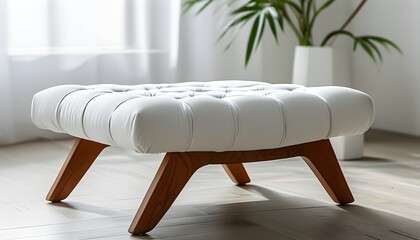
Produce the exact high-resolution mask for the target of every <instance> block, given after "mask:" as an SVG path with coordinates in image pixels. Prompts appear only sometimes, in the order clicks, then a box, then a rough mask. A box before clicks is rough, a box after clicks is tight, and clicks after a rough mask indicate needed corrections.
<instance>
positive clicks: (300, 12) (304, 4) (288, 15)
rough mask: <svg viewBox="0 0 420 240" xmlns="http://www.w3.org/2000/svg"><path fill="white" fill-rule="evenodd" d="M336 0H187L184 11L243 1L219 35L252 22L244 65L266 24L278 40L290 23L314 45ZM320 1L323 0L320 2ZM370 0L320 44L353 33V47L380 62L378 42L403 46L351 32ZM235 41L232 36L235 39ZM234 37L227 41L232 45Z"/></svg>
mask: <svg viewBox="0 0 420 240" xmlns="http://www.w3.org/2000/svg"><path fill="white" fill-rule="evenodd" d="M335 1H336V0H322V1H319V0H318V1H317V0H246V1H245V2H244V1H242V0H185V4H184V7H185V11H189V10H190V9H191V8H192V7H193V6H196V5H198V6H199V7H200V8H199V9H198V11H197V14H199V13H200V12H202V11H203V10H205V9H206V8H207V7H208V6H210V5H212V4H213V3H215V2H221V3H222V4H223V6H225V5H227V6H233V5H232V4H234V3H240V4H239V6H238V7H234V9H233V10H232V11H230V13H229V14H230V15H231V16H232V19H233V20H232V21H231V22H229V23H228V24H227V25H226V27H225V29H224V31H223V32H222V33H221V35H220V37H219V39H220V38H223V37H224V36H225V35H226V34H227V33H228V32H230V31H231V30H234V29H238V28H239V29H240V28H242V27H244V26H245V25H246V23H248V22H252V27H251V29H250V32H249V37H248V44H247V47H246V55H245V66H246V65H247V64H248V63H249V60H250V58H251V55H252V53H253V52H254V51H255V50H256V49H257V48H258V46H259V44H260V42H261V39H262V36H263V34H264V30H265V28H266V25H267V26H268V28H269V29H270V30H271V33H272V34H273V36H274V38H275V40H276V42H278V32H279V31H278V30H280V31H282V32H284V29H285V25H287V26H288V27H289V28H290V29H291V30H292V32H293V33H294V35H295V36H296V38H297V40H298V43H299V45H302V46H315V45H316V44H315V43H314V40H313V29H314V25H315V23H316V20H317V19H318V17H319V15H320V14H321V13H322V12H324V11H325V10H326V9H328V7H330V6H331V5H332V4H333V3H334V2H335ZM320 2H321V3H320ZM366 2H367V0H361V1H360V3H359V4H358V6H357V7H356V8H355V10H354V11H353V12H352V14H351V15H350V16H349V17H348V18H347V20H346V21H345V22H344V24H343V25H342V26H341V27H340V28H339V29H336V30H333V31H331V32H330V33H328V34H327V35H326V36H325V37H324V39H323V40H322V41H321V43H320V44H319V46H330V45H332V43H333V42H334V40H335V38H336V37H337V36H339V35H344V36H347V37H350V38H351V39H352V40H353V50H354V51H355V50H356V49H357V48H358V47H359V46H360V48H361V49H363V50H364V51H365V52H366V53H367V54H368V55H369V57H370V58H371V59H372V60H373V61H374V62H375V63H377V61H378V60H379V61H382V53H381V50H380V48H379V46H382V47H385V48H386V49H388V50H389V49H391V48H393V49H396V50H397V51H399V52H401V49H400V48H399V47H398V46H397V45H396V44H395V43H393V42H392V41H390V40H389V39H386V38H383V37H380V36H373V35H363V36H356V35H354V34H353V33H352V32H350V31H348V30H346V28H347V26H348V25H349V24H350V22H351V21H352V20H353V19H354V17H355V16H356V15H357V13H358V12H359V11H360V9H361V8H362V7H363V6H364V4H365V3H366ZM232 41H233V40H232ZM232 41H231V42H230V43H229V44H228V46H227V48H228V47H229V46H230V44H231V43H232Z"/></svg>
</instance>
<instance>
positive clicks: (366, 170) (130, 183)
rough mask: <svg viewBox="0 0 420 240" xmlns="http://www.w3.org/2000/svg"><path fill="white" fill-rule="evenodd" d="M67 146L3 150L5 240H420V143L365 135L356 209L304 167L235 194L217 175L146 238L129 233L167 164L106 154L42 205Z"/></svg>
mask: <svg viewBox="0 0 420 240" xmlns="http://www.w3.org/2000/svg"><path fill="white" fill-rule="evenodd" d="M71 143H72V142H71V141H68V140H64V141H52V142H33V143H25V144H20V145H14V146H7V147H2V148H0V239H43V240H48V239H60V240H61V239H171V240H175V239H182V240H190V239H200V240H207V239H212V240H218V239H222V240H223V239H232V240H246V239H264V240H269V239H352V240H354V239H420V139H419V138H414V137H409V136H403V135H397V134H392V133H386V132H378V131H375V132H370V133H368V134H367V136H366V149H365V155H366V157H365V158H364V159H361V160H356V161H341V162H340V163H341V165H342V168H343V172H344V174H345V175H346V177H347V180H348V182H349V185H350V188H351V189H352V191H353V194H354V196H355V199H356V202H355V203H354V204H352V205H349V206H337V205H335V204H334V203H333V202H332V201H331V200H330V199H329V197H328V196H327V194H326V192H325V191H324V190H323V188H322V187H321V185H320V184H319V182H318V181H317V180H316V178H315V176H314V175H313V174H312V172H311V171H310V170H309V168H308V167H307V166H306V165H305V163H304V161H303V160H301V159H299V158H293V159H287V160H280V161H272V162H262V163H253V164H246V167H247V169H248V172H249V174H250V176H251V179H252V183H251V184H250V185H248V186H245V187H237V186H235V185H234V184H233V183H232V182H231V181H230V180H229V179H228V177H227V175H226V174H225V173H224V171H223V170H222V167H220V166H209V167H205V168H203V169H201V170H200V171H199V172H197V173H196V175H194V176H193V178H192V180H191V181H190V182H189V184H188V185H187V187H186V188H185V189H184V191H183V192H182V193H181V195H180V197H179V198H178V200H177V201H176V202H175V204H174V206H173V207H172V208H171V209H170V210H169V212H168V213H167V215H166V216H165V217H164V218H163V220H162V221H161V222H160V223H159V225H158V226H157V228H155V229H154V230H153V231H152V232H150V235H149V236H141V237H134V236H130V234H129V233H128V232H127V229H128V226H129V224H130V223H131V220H132V218H133V215H134V213H135V212H136V211H137V208H138V206H139V203H140V201H141V199H142V197H143V196H144V194H145V192H146V190H147V188H148V185H149V184H150V181H151V179H152V177H153V176H154V174H155V172H156V170H157V167H158V165H159V163H160V160H161V159H162V157H163V155H139V154H136V153H133V152H126V151H121V150H118V149H111V148H109V149H106V150H105V151H104V152H103V153H102V154H101V155H100V157H99V158H98V160H97V161H96V162H95V163H94V165H93V166H92V168H91V170H90V171H89V172H88V174H87V175H86V176H85V178H84V179H83V180H82V182H81V183H80V184H79V186H78V187H77V188H76V190H75V191H74V192H73V194H72V195H71V196H70V197H69V198H68V199H67V200H66V201H65V202H63V203H60V204H51V203H48V202H46V201H45V200H44V197H45V195H46V194H47V192H48V190H49V187H50V185H51V184H52V182H53V180H54V178H55V177H56V174H57V173H58V171H59V169H60V167H61V164H62V162H63V160H64V158H65V157H66V155H67V152H68V151H69V148H70V146H71Z"/></svg>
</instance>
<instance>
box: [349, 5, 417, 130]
mask: <svg viewBox="0 0 420 240" xmlns="http://www.w3.org/2000/svg"><path fill="white" fill-rule="evenodd" d="M358 2H359V1H356V0H353V1H352V4H353V7H355V6H356V5H357V3H358ZM418 9H420V1H418V0H404V1H396V0H370V1H368V2H367V4H366V6H365V7H364V8H363V9H362V11H361V12H360V15H359V16H357V18H356V21H354V22H353V24H352V26H351V29H352V30H353V31H354V32H355V33H358V34H377V35H381V36H383V37H387V38H390V39H391V40H393V41H394V42H395V43H397V44H398V45H399V46H400V47H401V48H402V50H403V52H404V54H403V55H400V54H398V53H396V52H395V51H392V52H391V53H387V52H386V51H384V62H383V64H379V65H378V66H375V64H373V63H372V61H371V60H370V59H369V58H368V57H367V56H366V54H365V53H363V52H362V51H358V52H356V53H355V54H354V55H353V81H354V87H355V88H357V89H360V90H362V91H365V92H367V93H368V94H370V95H371V96H372V97H373V99H374V101H375V104H376V119H375V123H374V125H373V127H374V128H378V129H385V130H389V131H396V132H403V133H408V134H415V135H420V91H419V90H420V44H419V43H420V31H419V29H420V27H419V23H420V14H418Z"/></svg>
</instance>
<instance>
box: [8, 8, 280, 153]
mask: <svg viewBox="0 0 420 240" xmlns="http://www.w3.org/2000/svg"><path fill="white" fill-rule="evenodd" d="M222 15H223V13H217V14H214V11H207V12H206V13H204V14H200V15H199V16H194V14H193V13H189V14H187V15H184V16H182V17H181V0H106V1H104V0H0V145H2V144H9V143H15V142H20V141H25V140H31V139H36V138H40V137H42V138H49V137H56V136H57V135H54V134H52V133H49V132H48V131H43V130H39V129H36V128H35V127H34V126H33V125H32V123H31V120H30V105H31V99H32V96H33V94H34V93H36V92H38V91H40V90H42V89H45V88H48V87H51V86H55V85H60V84H96V83H116V84H142V83H160V82H176V81H179V82H180V81H207V80H217V79H253V80H268V81H277V80H275V79H274V80H270V79H264V76H265V75H266V73H264V74H265V75H264V76H263V70H264V69H263V63H262V60H261V53H260V51H259V52H257V53H256V54H255V55H254V58H253V60H252V62H251V65H250V66H249V67H248V68H247V69H244V67H243V54H244V53H243V52H244V48H245V45H244V44H245V43H246V35H243V36H239V39H238V41H237V42H236V44H234V45H233V46H232V47H231V49H230V50H229V51H227V52H224V51H223V48H224V47H225V45H224V44H216V40H217V37H218V35H219V34H220V32H221V21H220V19H221V16H222ZM265 72H266V71H265Z"/></svg>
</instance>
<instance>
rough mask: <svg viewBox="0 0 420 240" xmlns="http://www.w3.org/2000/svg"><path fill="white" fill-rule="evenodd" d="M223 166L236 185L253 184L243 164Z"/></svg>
mask: <svg viewBox="0 0 420 240" xmlns="http://www.w3.org/2000/svg"><path fill="white" fill-rule="evenodd" d="M222 166H223V168H224V169H225V171H226V173H227V174H228V176H229V177H230V179H231V180H232V181H233V182H234V183H236V184H238V185H245V184H246V183H249V182H251V180H250V179H249V176H248V174H247V173H246V170H245V167H244V165H243V164H242V163H236V164H235V163H233V164H223V165H222Z"/></svg>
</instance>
